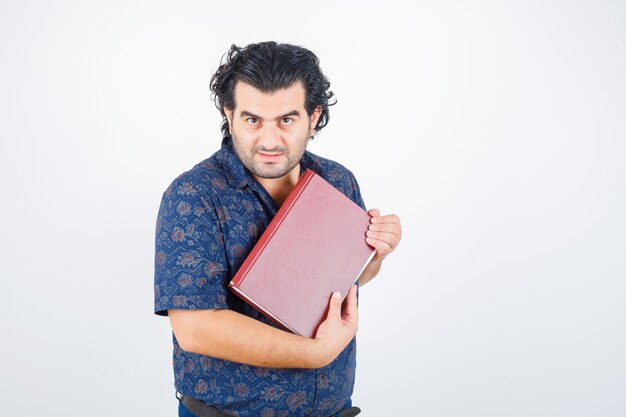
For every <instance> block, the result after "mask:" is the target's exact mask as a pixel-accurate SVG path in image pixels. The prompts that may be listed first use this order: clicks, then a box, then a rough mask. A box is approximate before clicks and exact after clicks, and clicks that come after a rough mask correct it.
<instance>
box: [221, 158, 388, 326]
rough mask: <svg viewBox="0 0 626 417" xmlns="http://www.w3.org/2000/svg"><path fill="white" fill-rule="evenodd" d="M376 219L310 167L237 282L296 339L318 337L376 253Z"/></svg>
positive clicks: (239, 289) (236, 287) (241, 290)
mask: <svg viewBox="0 0 626 417" xmlns="http://www.w3.org/2000/svg"><path fill="white" fill-rule="evenodd" d="M369 220H370V215H369V214H368V213H367V212H366V211H365V210H363V209H362V208H361V207H359V206H358V205H357V204H355V203H354V202H353V201H352V200H350V199H349V198H348V197H346V196H345V195H343V194H342V193H341V192H340V191H339V190H337V189H336V188H335V187H333V186H332V185H331V184H329V183H328V182H326V181H325V180H324V179H323V178H322V177H320V176H319V175H317V174H316V173H315V172H313V171H312V170H310V169H307V170H306V171H305V172H304V173H303V174H302V175H301V176H300V179H299V180H298V183H297V184H296V186H295V187H294V188H293V190H292V191H291V193H289V196H287V199H286V200H285V202H284V203H283V205H282V206H281V207H280V209H279V210H278V212H277V213H276V216H275V217H274V218H273V219H272V221H271V222H270V224H269V225H268V227H267V229H266V230H265V231H264V232H263V234H262V235H261V238H260V239H259V241H258V242H257V244H256V245H255V246H254V248H253V249H252V251H251V252H250V254H249V255H248V257H247V258H246V260H245V261H244V262H243V264H242V265H241V268H239V270H238V271H237V273H236V274H235V276H234V277H233V279H232V281H231V282H230V284H229V287H230V289H231V290H232V291H233V292H235V294H237V295H238V296H240V297H241V298H242V299H243V300H244V301H246V302H247V303H249V304H250V305H252V306H254V307H255V308H257V309H258V310H259V311H260V312H261V313H263V314H265V315H266V316H267V317H269V318H271V319H272V320H274V321H275V322H276V323H278V324H279V325H281V326H282V327H284V328H285V329H287V330H290V331H292V332H293V333H296V334H299V335H302V336H306V337H314V336H315V332H316V331H317V328H318V327H319V325H320V323H321V322H322V321H324V319H325V318H326V314H327V311H328V303H329V301H330V296H331V295H332V293H333V292H335V291H339V292H341V294H342V296H343V297H345V296H346V294H347V292H348V290H349V289H350V287H351V286H352V285H353V284H354V283H355V282H356V280H357V279H358V278H359V276H360V275H361V273H362V272H363V270H364V269H365V267H366V266H367V264H368V263H369V262H370V260H371V259H372V257H373V256H374V254H375V252H376V250H375V249H374V248H373V247H371V246H369V245H368V244H367V243H366V242H365V232H366V231H367V227H368V226H369Z"/></svg>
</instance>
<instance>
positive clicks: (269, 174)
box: [252, 167, 291, 179]
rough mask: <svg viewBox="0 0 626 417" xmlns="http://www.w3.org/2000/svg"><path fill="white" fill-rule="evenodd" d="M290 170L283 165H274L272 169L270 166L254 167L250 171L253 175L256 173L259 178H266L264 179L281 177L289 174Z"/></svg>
mask: <svg viewBox="0 0 626 417" xmlns="http://www.w3.org/2000/svg"><path fill="white" fill-rule="evenodd" d="M290 171H291V170H289V169H286V168H284V167H275V168H274V169H272V168H269V169H267V168H260V169H259V167H255V168H254V169H253V170H252V173H253V174H254V175H256V176H257V177H260V178H266V179H274V178H280V177H283V176H285V175H287V174H289V172H290Z"/></svg>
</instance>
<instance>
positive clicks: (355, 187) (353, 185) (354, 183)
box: [350, 172, 367, 211]
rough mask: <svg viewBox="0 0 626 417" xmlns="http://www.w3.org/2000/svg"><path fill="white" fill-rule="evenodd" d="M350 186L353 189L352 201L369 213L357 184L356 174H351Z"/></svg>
mask: <svg viewBox="0 0 626 417" xmlns="http://www.w3.org/2000/svg"><path fill="white" fill-rule="evenodd" d="M350 186H351V188H352V196H353V197H352V201H354V202H355V203H356V204H358V205H359V207H361V208H362V209H363V210H365V211H367V208H366V207H365V203H364V202H363V197H362V196H361V189H360V188H359V183H358V182H357V180H356V178H355V177H354V174H353V173H352V172H350Z"/></svg>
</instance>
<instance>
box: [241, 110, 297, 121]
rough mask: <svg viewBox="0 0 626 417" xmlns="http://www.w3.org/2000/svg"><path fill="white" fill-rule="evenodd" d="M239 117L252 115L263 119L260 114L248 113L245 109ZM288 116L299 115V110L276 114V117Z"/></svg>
mask: <svg viewBox="0 0 626 417" xmlns="http://www.w3.org/2000/svg"><path fill="white" fill-rule="evenodd" d="M239 116H240V117H246V116H250V117H254V118H255V119H260V120H263V118H262V117H261V116H258V115H256V114H253V113H250V112H249V111H247V110H243V111H242V112H241V113H240V114H239ZM288 116H298V117H300V112H299V111H298V110H292V111H290V112H289V113H285V114H283V115H282V116H278V117H277V118H276V119H282V118H283V117H288Z"/></svg>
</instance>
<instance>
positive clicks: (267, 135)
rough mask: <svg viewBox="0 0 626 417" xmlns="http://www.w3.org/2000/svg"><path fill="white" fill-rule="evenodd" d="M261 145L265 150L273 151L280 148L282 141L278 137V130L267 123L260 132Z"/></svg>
mask: <svg viewBox="0 0 626 417" xmlns="http://www.w3.org/2000/svg"><path fill="white" fill-rule="evenodd" d="M260 139H261V145H263V147H264V148H265V149H268V150H270V149H274V148H275V147H276V146H280V144H281V142H282V139H281V137H280V130H279V129H277V128H276V126H273V125H272V124H271V123H267V124H266V125H265V126H263V129H262V130H261V138H260Z"/></svg>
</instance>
